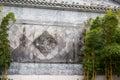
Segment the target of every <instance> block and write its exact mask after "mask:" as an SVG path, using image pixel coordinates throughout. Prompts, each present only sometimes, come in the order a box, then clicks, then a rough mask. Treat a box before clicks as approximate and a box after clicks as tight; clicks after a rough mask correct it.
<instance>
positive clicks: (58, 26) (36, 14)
mask: <svg viewBox="0 0 120 80" xmlns="http://www.w3.org/2000/svg"><path fill="white" fill-rule="evenodd" d="M4 12H5V13H7V12H14V13H15V16H16V19H17V22H16V23H15V24H14V25H12V26H10V31H9V34H10V42H11V51H12V54H13V56H12V58H13V61H17V62H77V61H78V57H77V56H78V54H79V53H80V52H79V50H80V48H81V45H83V43H82V42H81V40H80V39H81V38H82V37H83V33H82V30H83V29H84V21H85V20H87V19H89V18H95V17H96V16H102V15H103V14H100V13H86V12H72V11H60V10H47V9H33V8H20V7H19V8H18V7H5V10H4ZM80 42H81V43H80Z"/></svg>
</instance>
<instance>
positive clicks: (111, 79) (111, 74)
mask: <svg viewBox="0 0 120 80" xmlns="http://www.w3.org/2000/svg"><path fill="white" fill-rule="evenodd" d="M110 80H113V73H112V65H111V66H110Z"/></svg>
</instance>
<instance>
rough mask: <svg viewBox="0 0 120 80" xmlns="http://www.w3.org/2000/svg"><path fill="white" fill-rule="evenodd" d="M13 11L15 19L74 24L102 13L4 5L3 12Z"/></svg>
mask: <svg viewBox="0 0 120 80" xmlns="http://www.w3.org/2000/svg"><path fill="white" fill-rule="evenodd" d="M8 12H14V13H15V16H16V19H24V20H37V21H42V22H44V21H47V22H51V23H55V22H68V23H74V24H83V22H84V21H86V20H87V19H89V18H95V17H96V16H102V15H104V14H102V13H88V12H77V11H76V12H75V11H63V10H50V9H49V10H48V9H36V8H22V7H4V13H5V14H6V13H8Z"/></svg>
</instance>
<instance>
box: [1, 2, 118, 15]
mask: <svg viewBox="0 0 120 80" xmlns="http://www.w3.org/2000/svg"><path fill="white" fill-rule="evenodd" d="M0 4H3V5H5V6H14V7H32V8H42V9H57V10H58V9H59V10H70V11H82V12H97V13H105V12H106V11H107V10H108V9H109V8H108V7H104V6H87V5H79V4H67V3H57V2H52V3H50V2H46V1H45V0H43V1H38V0H0ZM118 9H119V8H113V11H114V12H117V11H118Z"/></svg>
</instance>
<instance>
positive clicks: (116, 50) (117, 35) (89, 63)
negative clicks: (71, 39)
mask: <svg viewBox="0 0 120 80" xmlns="http://www.w3.org/2000/svg"><path fill="white" fill-rule="evenodd" d="M118 14H119V12H118ZM118 14H116V13H112V12H111V11H108V13H107V14H106V15H105V16H104V17H101V18H100V17H97V18H96V19H94V20H92V22H91V24H90V30H89V31H88V32H87V33H86V36H85V45H84V50H83V54H84V59H83V69H84V74H85V78H84V80H95V76H96V74H98V73H99V72H103V71H105V72H104V73H105V75H106V80H113V74H114V75H120V70H119V68H120V62H119V60H120V27H118V26H119V19H120V18H119V16H118ZM89 23H90V22H89Z"/></svg>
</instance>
